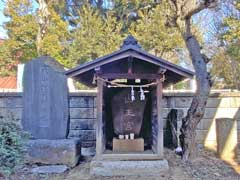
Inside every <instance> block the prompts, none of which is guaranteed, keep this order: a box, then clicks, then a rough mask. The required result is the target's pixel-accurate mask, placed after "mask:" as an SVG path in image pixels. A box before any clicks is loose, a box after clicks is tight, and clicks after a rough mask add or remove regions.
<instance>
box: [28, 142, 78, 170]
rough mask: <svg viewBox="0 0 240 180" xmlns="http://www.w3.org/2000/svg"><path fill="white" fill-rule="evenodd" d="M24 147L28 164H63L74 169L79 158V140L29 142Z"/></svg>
mask: <svg viewBox="0 0 240 180" xmlns="http://www.w3.org/2000/svg"><path fill="white" fill-rule="evenodd" d="M26 147H27V156H26V160H27V162H28V163H40V164H49V165H58V164H64V165H67V166H68V167H74V166H76V165H77V164H78V162H79V158H80V156H81V145H80V140H77V139H58V140H48V139H36V140H29V141H28V142H27V144H26Z"/></svg>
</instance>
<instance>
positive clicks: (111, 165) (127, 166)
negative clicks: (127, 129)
mask: <svg viewBox="0 0 240 180" xmlns="http://www.w3.org/2000/svg"><path fill="white" fill-rule="evenodd" d="M168 171H169V166H168V161H167V160H165V159H163V160H155V161H108V160H101V161H100V160H93V161H92V162H91V164H90V174H91V175H95V176H136V175H144V176H164V175H166V174H168Z"/></svg>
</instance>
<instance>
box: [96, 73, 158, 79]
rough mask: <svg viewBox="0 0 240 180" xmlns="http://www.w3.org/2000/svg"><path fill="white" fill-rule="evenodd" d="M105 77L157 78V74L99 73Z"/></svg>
mask: <svg viewBox="0 0 240 180" xmlns="http://www.w3.org/2000/svg"><path fill="white" fill-rule="evenodd" d="M100 76H101V78H105V79H159V78H161V75H159V74H137V73H132V74H128V73H103V74H101V75H100Z"/></svg>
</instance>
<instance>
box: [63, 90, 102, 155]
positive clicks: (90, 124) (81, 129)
mask: <svg viewBox="0 0 240 180" xmlns="http://www.w3.org/2000/svg"><path fill="white" fill-rule="evenodd" d="M69 114H70V124H69V134H68V138H79V139H80V140H81V142H82V143H81V147H82V148H81V150H82V154H83V155H94V154H95V146H96V131H95V130H96V117H97V114H96V93H95V92H91V91H89V92H82V93H71V94H70V96H69Z"/></svg>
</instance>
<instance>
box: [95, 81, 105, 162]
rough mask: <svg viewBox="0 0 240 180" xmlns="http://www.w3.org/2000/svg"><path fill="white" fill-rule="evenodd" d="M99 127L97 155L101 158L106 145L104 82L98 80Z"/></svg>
mask: <svg viewBox="0 0 240 180" xmlns="http://www.w3.org/2000/svg"><path fill="white" fill-rule="evenodd" d="M97 87H98V93H97V126H96V155H97V158H99V157H100V156H101V155H102V153H103V151H104V147H105V144H103V138H104V137H103V81H102V80H101V79H98V80H97Z"/></svg>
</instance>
